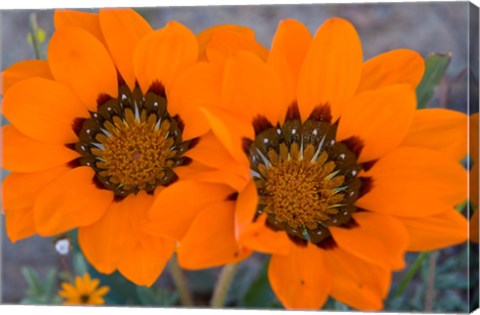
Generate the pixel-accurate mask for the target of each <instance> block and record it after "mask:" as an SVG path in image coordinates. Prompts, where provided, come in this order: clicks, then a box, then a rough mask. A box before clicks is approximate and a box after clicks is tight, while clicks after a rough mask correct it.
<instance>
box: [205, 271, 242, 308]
mask: <svg viewBox="0 0 480 315" xmlns="http://www.w3.org/2000/svg"><path fill="white" fill-rule="evenodd" d="M237 268H238V263H233V264H229V265H226V266H225V267H223V269H222V272H221V273H220V277H219V278H218V282H217V285H216V286H215V291H214V292H213V297H212V300H211V301H210V306H211V307H212V308H222V307H224V306H225V300H226V298H227V294H228V290H229V289H230V286H231V285H232V282H233V279H234V278H235V272H236V271H237Z"/></svg>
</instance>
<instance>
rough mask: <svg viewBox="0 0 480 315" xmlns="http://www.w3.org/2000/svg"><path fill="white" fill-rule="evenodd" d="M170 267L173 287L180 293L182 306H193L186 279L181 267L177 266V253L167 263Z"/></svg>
mask: <svg viewBox="0 0 480 315" xmlns="http://www.w3.org/2000/svg"><path fill="white" fill-rule="evenodd" d="M168 267H169V268H170V273H171V274H172V278H173V282H174V283H175V287H176V288H177V290H178V292H179V293H180V300H181V301H182V305H184V306H193V299H192V295H191V294H190V291H189V290H188V286H187V281H186V280H185V275H184V274H183V271H182V269H180V267H179V266H178V261H177V255H173V256H172V258H171V259H170V262H169V263H168Z"/></svg>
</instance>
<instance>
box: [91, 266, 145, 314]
mask: <svg viewBox="0 0 480 315" xmlns="http://www.w3.org/2000/svg"><path fill="white" fill-rule="evenodd" d="M88 271H89V274H90V276H91V277H92V278H97V279H99V280H100V284H101V285H102V286H108V287H110V291H109V292H108V294H107V295H106V296H105V302H106V304H108V305H140V304H141V303H140V301H139V299H138V295H137V294H136V285H135V284H134V283H133V282H130V281H129V280H127V279H125V278H124V277H123V276H122V275H121V274H120V273H119V272H117V271H116V272H114V273H112V274H110V275H105V274H102V273H99V272H98V271H97V270H96V269H95V268H94V267H93V266H89V270H88Z"/></svg>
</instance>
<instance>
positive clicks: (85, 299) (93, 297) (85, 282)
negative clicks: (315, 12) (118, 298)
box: [58, 273, 110, 305]
mask: <svg viewBox="0 0 480 315" xmlns="http://www.w3.org/2000/svg"><path fill="white" fill-rule="evenodd" d="M99 284H100V281H99V280H98V279H91V278H90V275H89V274H88V273H86V274H84V275H83V277H75V284H74V285H72V284H70V283H68V282H63V283H62V290H60V292H58V295H60V296H61V297H63V298H64V299H65V300H66V301H65V302H64V304H67V305H103V304H105V301H104V299H103V297H104V296H105V295H106V294H107V293H108V291H110V288H109V287H107V286H103V287H98V286H99Z"/></svg>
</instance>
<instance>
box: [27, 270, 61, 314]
mask: <svg viewBox="0 0 480 315" xmlns="http://www.w3.org/2000/svg"><path fill="white" fill-rule="evenodd" d="M21 272H22V274H23V276H24V278H25V280H26V281H27V283H28V288H27V292H26V294H25V298H23V299H22V300H21V301H20V303H21V304H44V305H54V304H60V303H61V301H62V300H61V298H60V297H59V296H58V295H57V293H58V290H57V271H56V270H55V269H50V270H49V272H48V274H47V277H46V279H45V280H44V281H41V280H40V278H39V276H38V274H37V272H36V271H35V269H33V268H30V267H23V268H22V270H21Z"/></svg>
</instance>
